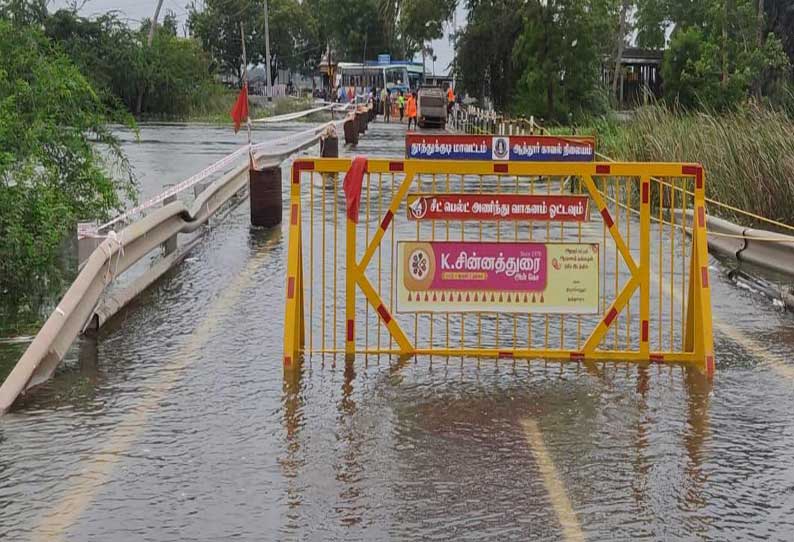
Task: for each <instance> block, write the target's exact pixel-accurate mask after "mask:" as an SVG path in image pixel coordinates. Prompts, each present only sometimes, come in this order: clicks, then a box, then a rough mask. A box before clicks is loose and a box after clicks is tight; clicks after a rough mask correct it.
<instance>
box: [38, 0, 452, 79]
mask: <svg viewBox="0 0 794 542" xmlns="http://www.w3.org/2000/svg"><path fill="white" fill-rule="evenodd" d="M79 1H80V2H81V1H82V0H79ZM187 3H188V0H165V1H164V2H163V13H165V12H167V11H173V12H174V13H175V14H176V16H177V19H178V20H179V31H180V33H181V32H184V28H183V26H184V23H185V19H186V18H187V10H186V9H185V5H186V4H187ZM68 4H70V2H69V1H68V0H50V5H49V8H50V11H55V10H57V9H60V8H62V7H66V6H67V5H68ZM460 4H463V2H460ZM156 6H157V0H88V1H87V2H86V4H85V6H83V9H82V10H81V11H80V13H81V15H83V16H85V17H93V16H96V15H101V14H102V13H105V12H107V11H118V12H119V16H120V18H122V19H124V20H126V21H127V22H128V23H129V24H130V25H133V26H134V25H137V24H140V21H141V20H142V19H145V18H147V17H151V16H152V15H153V14H154V8H155V7H156ZM161 17H162V14H161ZM457 19H458V26H462V25H464V24H465V22H466V11H465V8H464V7H463V6H462V5H461V6H460V7H458V16H457ZM446 28H447V32H446V35H445V36H444V37H443V38H442V39H440V40H436V41H434V42H433V43H432V47H433V49H434V51H435V53H436V57H437V60H436V63H435V68H436V72H438V73H441V72H445V71H446V69H447V66H448V65H449V64H450V63H451V62H452V55H453V53H452V46H451V44H450V43H449V33H450V32H451V29H452V24H451V23H450V24H448V25H446ZM417 60H421V56H418V58H417ZM427 67H428V69H430V70H432V69H433V65H432V62H428V66H427Z"/></svg>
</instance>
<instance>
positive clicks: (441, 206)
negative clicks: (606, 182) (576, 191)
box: [407, 194, 590, 222]
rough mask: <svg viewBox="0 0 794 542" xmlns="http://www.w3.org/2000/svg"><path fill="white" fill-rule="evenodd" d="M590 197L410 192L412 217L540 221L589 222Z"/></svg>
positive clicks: (409, 217) (409, 212)
mask: <svg viewBox="0 0 794 542" xmlns="http://www.w3.org/2000/svg"><path fill="white" fill-rule="evenodd" d="M589 201H590V198H589V197H588V196H574V195H571V196H569V195H551V194H549V195H546V194H543V195H534V194H409V195H408V207H407V208H408V219H409V220H506V221H511V220H512V221H515V220H525V221H531V220H540V221H544V220H546V221H554V222H586V221H587V220H588V218H589V216H590V215H589V213H588V203H589Z"/></svg>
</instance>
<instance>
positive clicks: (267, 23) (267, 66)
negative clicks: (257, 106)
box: [265, 0, 273, 100]
mask: <svg viewBox="0 0 794 542" xmlns="http://www.w3.org/2000/svg"><path fill="white" fill-rule="evenodd" d="M268 19H269V16H268V9H267V0H265V73H266V74H267V92H268V95H269V99H270V100H272V99H273V80H272V79H271V78H270V21H269V20H268Z"/></svg>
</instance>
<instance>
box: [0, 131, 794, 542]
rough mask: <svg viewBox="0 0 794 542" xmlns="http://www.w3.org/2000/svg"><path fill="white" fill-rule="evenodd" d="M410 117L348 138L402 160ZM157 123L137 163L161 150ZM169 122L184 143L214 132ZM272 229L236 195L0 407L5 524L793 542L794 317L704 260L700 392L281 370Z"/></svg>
mask: <svg viewBox="0 0 794 542" xmlns="http://www.w3.org/2000/svg"><path fill="white" fill-rule="evenodd" d="M152 129H153V130H159V128H152ZM403 130H404V126H399V125H391V126H384V125H382V124H375V125H371V127H370V132H369V133H368V134H367V136H366V138H364V139H362V142H361V144H360V145H359V147H358V148H357V149H356V150H355V151H352V152H355V153H360V154H366V155H369V156H400V155H401V154H402V153H403V152H404V145H403V142H402V140H401V134H402V131H403ZM172 131H173V128H172V127H163V128H162V133H163V140H164V143H163V145H162V146H160V145H153V146H150V147H149V148H148V149H147V151H146V153H145V154H142V153H140V152H132V153H131V157H132V159H133V161H134V162H135V163H136V165H138V166H139V168H147V167H150V166H149V165H151V167H155V166H156V164H158V163H159V164H163V163H169V164H171V163H173V161H172V160H173V158H174V157H175V156H177V157H178V156H179V153H178V152H176V151H175V150H174V149H173V148H172V145H171V144H170V143H169V140H171V139H172V138H173V137H177V136H174V135H173V134H172V133H171V132H172ZM179 132H180V133H179V134H178V137H180V138H183V139H182V140H181V142H182V143H188V142H190V143H192V144H191V145H190V146H189V148H190V152H193V153H195V152H199V153H200V151H199V150H197V149H200V148H201V147H200V146H199V145H200V144H202V142H205V141H208V140H211V138H212V137H214V134H213V133H212V130H211V129H206V128H201V127H194V128H186V129H183V130H180V131H179ZM184 138H189V139H188V141H185V140H184ZM132 148H133V149H134V148H135V147H134V146H133V147H132ZM139 149H140V147H138V150H139ZM215 150H216V151H217V149H215ZM208 152H213V147H212V146H210V147H209V149H208ZM345 152H346V153H350V152H351V151H350V150H347V151H345ZM211 159H212V157H210V158H207V159H206V161H207V162H209V161H211ZM197 160H198V161H200V159H199V158H197ZM198 161H194V160H188V161H187V163H184V162H182V163H177V165H179V168H180V169H181V171H179V175H177V177H185V176H187V175H189V174H190V173H192V172H193V171H194V170H196V169H198V167H199V165H200V164H199V163H198ZM147 164H149V165H147ZM285 171H286V167H285ZM284 186H285V189H286V188H287V187H288V185H287V183H285V185H284ZM284 201H285V204H286V201H287V196H286V190H285V197H284ZM285 216H286V215H285ZM286 242H287V235H286V228H284V229H282V230H281V231H271V232H262V231H255V230H252V229H251V228H250V227H249V217H248V207H247V205H245V204H244V205H241V206H240V207H239V208H237V209H236V211H234V212H233V213H232V214H231V216H230V217H229V219H227V221H226V222H224V223H222V224H220V225H218V226H216V227H214V229H213V230H212V231H211V232H210V233H209V234H208V235H207V237H206V239H205V240H204V241H202V242H201V244H200V245H199V246H198V247H197V249H196V250H195V251H194V252H193V253H192V255H191V256H190V257H189V258H188V260H187V261H186V262H185V263H184V264H183V265H181V266H180V267H179V268H178V269H177V270H176V271H175V272H173V273H172V274H171V275H170V276H169V277H167V278H166V279H165V280H163V281H162V282H161V283H159V285H157V286H156V287H155V288H154V289H153V290H152V291H151V292H149V293H147V294H146V295H145V296H144V297H143V298H142V299H141V301H140V302H139V303H138V304H137V305H136V307H135V308H134V309H132V310H130V311H128V312H127V313H126V314H125V315H123V316H122V317H121V318H119V319H118V320H116V321H115V322H113V323H112V324H111V325H110V326H109V327H108V328H107V329H105V330H103V332H102V333H101V335H100V337H99V339H98V340H97V341H96V342H92V341H89V340H83V341H81V343H80V344H79V345H77V346H76V347H75V348H74V349H73V350H72V351H71V352H70V354H69V355H68V356H67V359H66V363H65V364H64V365H63V366H62V369H61V370H59V372H58V373H57V375H56V376H55V378H54V379H53V380H51V381H50V382H49V383H48V384H47V385H45V386H43V387H41V388H40V389H38V390H37V391H36V392H35V393H32V394H31V395H29V396H28V397H27V398H26V399H25V400H24V401H23V402H21V403H20V404H19V405H18V406H17V407H16V408H15V410H14V411H13V412H12V413H10V414H9V415H7V416H5V417H3V418H0V539H2V540H54V541H57V540H76V541H89V540H96V541H103V542H104V541H129V540H151V541H193V540H202V541H217V540H297V539H300V540H346V541H347V540H394V539H409V538H410V539H420V540H527V539H539V540H560V539H564V540H605V539H629V540H643V539H647V540H658V539H665V540H747V539H771V540H790V538H791V533H792V532H794V416H792V412H794V393H792V390H793V389H794V359H791V354H790V353H791V351H792V347H794V319H793V318H792V316H791V315H787V314H784V313H781V312H778V311H777V310H775V309H773V308H772V307H771V306H770V305H769V304H768V302H767V301H764V300H762V299H760V298H757V297H755V296H753V295H752V294H751V293H748V292H746V291H743V290H739V289H737V288H736V287H734V286H733V285H732V284H731V283H729V282H727V281H726V280H724V279H723V278H722V274H721V268H720V267H719V264H717V263H714V262H713V268H712V287H713V292H712V301H713V305H714V313H715V327H716V332H715V342H716V352H717V360H718V363H717V373H716V377H715V379H714V381H713V384H712V385H708V384H706V383H705V382H704V381H703V379H702V378H701V377H700V376H698V375H697V374H695V373H694V372H690V371H687V370H686V369H684V368H682V367H679V366H674V367H668V366H660V365H652V366H637V365H625V364H622V365H617V364H609V363H607V364H597V365H594V364H558V363H551V362H548V363H546V362H542V361H535V362H531V363H527V362H525V361H516V362H513V361H500V362H498V363H497V362H495V361H492V360H483V361H480V362H479V363H478V362H476V361H473V360H460V359H450V360H446V359H443V358H441V359H439V358H434V359H433V360H432V361H431V360H427V359H418V360H410V361H408V362H404V363H397V362H396V361H390V360H389V359H388V358H386V357H382V358H380V359H378V358H376V357H373V356H370V357H369V358H368V359H367V360H364V359H359V360H358V361H357V362H356V363H355V364H354V365H346V364H345V363H344V362H342V361H341V360H340V361H338V362H336V363H334V362H332V361H330V360H326V361H322V360H321V359H319V358H317V359H313V360H312V361H311V362H307V363H306V365H305V370H304V374H303V378H302V380H301V382H300V383H299V384H289V383H287V384H285V383H284V380H283V379H282V365H281V363H282V362H281V357H282V332H283V330H282V320H283V303H284V288H283V283H284V276H285V270H284V266H285V263H286V254H285V253H286Z"/></svg>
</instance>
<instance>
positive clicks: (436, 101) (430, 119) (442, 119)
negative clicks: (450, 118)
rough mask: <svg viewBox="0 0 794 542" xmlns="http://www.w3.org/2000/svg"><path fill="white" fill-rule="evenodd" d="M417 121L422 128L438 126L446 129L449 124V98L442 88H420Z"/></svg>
mask: <svg viewBox="0 0 794 542" xmlns="http://www.w3.org/2000/svg"><path fill="white" fill-rule="evenodd" d="M416 120H417V121H418V123H419V127H420V128H425V127H427V126H428V125H431V124H433V125H436V126H439V127H440V128H442V129H443V128H445V127H446V124H447V97H446V95H445V94H444V90H443V89H441V88H440V87H427V86H423V87H420V88H419V93H418V95H417V99H416Z"/></svg>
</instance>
